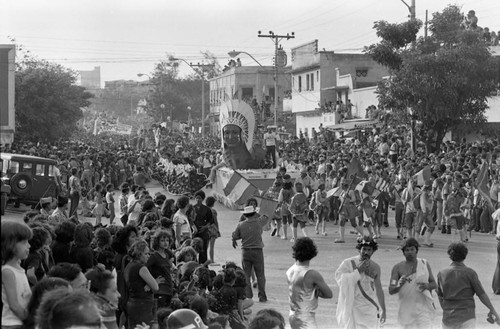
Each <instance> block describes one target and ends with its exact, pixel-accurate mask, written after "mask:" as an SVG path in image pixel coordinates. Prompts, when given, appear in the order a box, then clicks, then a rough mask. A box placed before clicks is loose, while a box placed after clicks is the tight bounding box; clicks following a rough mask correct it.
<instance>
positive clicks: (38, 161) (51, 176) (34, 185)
mask: <svg viewBox="0 0 500 329" xmlns="http://www.w3.org/2000/svg"><path fill="white" fill-rule="evenodd" d="M56 164H57V162H56V161H55V160H53V159H47V158H41V157H36V156H32V155H22V154H13V153H2V154H1V176H2V177H1V179H2V182H3V184H2V185H3V186H10V193H9V194H8V201H9V202H11V201H13V202H14V203H15V205H16V207H17V206H19V204H20V203H24V204H26V205H32V206H34V205H36V204H37V203H38V202H39V201H40V199H41V198H47V197H53V198H55V197H57V193H58V188H57V187H58V184H57V177H56V172H57V168H56Z"/></svg>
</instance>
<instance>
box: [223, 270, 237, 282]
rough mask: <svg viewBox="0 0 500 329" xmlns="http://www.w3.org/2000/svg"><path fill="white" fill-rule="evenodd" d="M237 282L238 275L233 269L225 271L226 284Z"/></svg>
mask: <svg viewBox="0 0 500 329" xmlns="http://www.w3.org/2000/svg"><path fill="white" fill-rule="evenodd" d="M233 280H236V273H235V271H234V269H232V268H225V269H224V283H230V282H233Z"/></svg>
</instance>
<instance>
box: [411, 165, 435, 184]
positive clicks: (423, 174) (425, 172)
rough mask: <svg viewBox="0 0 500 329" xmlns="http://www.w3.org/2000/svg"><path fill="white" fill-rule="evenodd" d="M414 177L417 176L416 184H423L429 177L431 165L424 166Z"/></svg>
mask: <svg viewBox="0 0 500 329" xmlns="http://www.w3.org/2000/svg"><path fill="white" fill-rule="evenodd" d="M413 177H414V178H415V177H416V178H417V185H418V186H424V185H425V182H426V181H428V180H429V179H431V166H425V167H424V169H422V170H420V171H419V172H418V173H416V174H415V175H414V176H413Z"/></svg>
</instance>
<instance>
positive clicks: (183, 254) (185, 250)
mask: <svg viewBox="0 0 500 329" xmlns="http://www.w3.org/2000/svg"><path fill="white" fill-rule="evenodd" d="M186 255H191V256H193V259H196V250H194V248H193V247H190V246H187V247H183V248H182V249H181V250H180V251H179V253H178V254H177V263H179V262H184V257H186Z"/></svg>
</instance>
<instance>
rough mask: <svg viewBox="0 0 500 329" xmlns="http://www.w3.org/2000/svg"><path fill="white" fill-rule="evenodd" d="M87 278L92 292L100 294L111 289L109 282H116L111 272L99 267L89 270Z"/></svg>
mask: <svg viewBox="0 0 500 329" xmlns="http://www.w3.org/2000/svg"><path fill="white" fill-rule="evenodd" d="M85 276H86V277H87V280H89V281H90V291H91V292H93V293H100V294H104V293H106V290H107V289H108V288H109V281H111V280H114V276H113V273H111V271H108V270H105V269H102V268H100V267H98V266H96V267H94V268H93V269H90V270H88V271H87V272H86V273H85Z"/></svg>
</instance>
